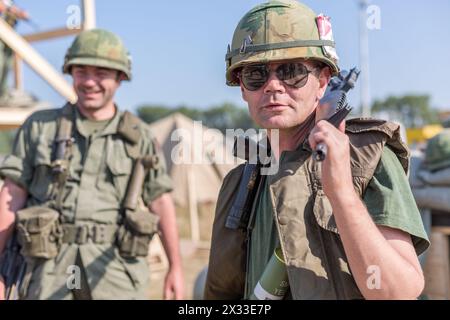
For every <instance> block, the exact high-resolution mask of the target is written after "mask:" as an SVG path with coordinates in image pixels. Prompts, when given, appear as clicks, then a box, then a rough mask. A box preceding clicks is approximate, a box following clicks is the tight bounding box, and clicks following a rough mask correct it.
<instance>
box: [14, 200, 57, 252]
mask: <svg viewBox="0 0 450 320" xmlns="http://www.w3.org/2000/svg"><path fill="white" fill-rule="evenodd" d="M59 216H60V214H59V212H58V211H56V210H54V209H51V208H46V207H40V206H34V207H29V208H25V209H22V210H19V211H18V212H17V222H16V229H17V234H18V241H19V244H20V245H21V247H22V248H21V251H20V253H21V254H22V255H23V256H25V257H30V258H44V259H52V258H55V257H56V256H57V255H58V252H59V248H60V245H61V240H62V227H61V224H60V221H59Z"/></svg>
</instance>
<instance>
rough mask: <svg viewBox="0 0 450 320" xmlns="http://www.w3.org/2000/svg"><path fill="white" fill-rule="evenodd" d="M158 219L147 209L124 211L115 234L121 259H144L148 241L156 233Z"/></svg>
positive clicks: (146, 253)
mask: <svg viewBox="0 0 450 320" xmlns="http://www.w3.org/2000/svg"><path fill="white" fill-rule="evenodd" d="M158 221H159V217H158V216H157V215H155V214H154V213H152V212H150V211H149V210H148V209H146V208H145V209H143V208H142V209H141V208H138V209H136V210H129V209H127V210H126V211H125V215H124V219H123V222H122V224H121V226H120V227H119V230H118V232H117V247H118V248H119V253H120V255H121V256H122V257H123V258H135V257H146V256H147V255H148V251H149V246H150V241H151V240H152V238H153V236H154V234H155V233H157V232H158Z"/></svg>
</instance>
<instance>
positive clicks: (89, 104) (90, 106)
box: [78, 101, 102, 110]
mask: <svg viewBox="0 0 450 320" xmlns="http://www.w3.org/2000/svg"><path fill="white" fill-rule="evenodd" d="M78 105H80V106H81V107H82V108H83V109H86V110H98V109H101V107H102V104H101V103H100V102H96V101H80V102H79V103H78Z"/></svg>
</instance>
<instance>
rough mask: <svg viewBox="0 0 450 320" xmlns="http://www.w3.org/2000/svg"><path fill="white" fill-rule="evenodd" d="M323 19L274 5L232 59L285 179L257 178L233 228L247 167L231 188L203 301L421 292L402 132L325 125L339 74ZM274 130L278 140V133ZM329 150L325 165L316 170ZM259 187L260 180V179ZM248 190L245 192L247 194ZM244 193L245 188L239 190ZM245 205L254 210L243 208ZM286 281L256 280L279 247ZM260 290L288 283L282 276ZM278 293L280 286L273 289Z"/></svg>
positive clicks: (420, 247)
mask: <svg viewBox="0 0 450 320" xmlns="http://www.w3.org/2000/svg"><path fill="white" fill-rule="evenodd" d="M334 45H335V44H334V41H333V37H332V30H331V23H330V20H329V18H328V17H326V16H324V15H316V14H315V13H314V12H313V11H312V10H311V9H310V8H308V7H307V6H305V5H303V4H300V3H298V2H297V1H290V0H280V1H275V0H274V1H269V2H267V3H263V4H261V5H258V6H256V7H255V8H253V9H252V10H250V11H249V12H248V13H247V14H246V15H245V16H244V17H243V18H242V19H241V21H240V22H239V24H238V26H237V28H236V30H235V33H234V36H233V41H232V44H231V46H229V47H228V52H227V55H226V62H227V71H226V79H227V84H228V85H230V86H239V87H240V90H241V93H242V97H243V99H244V101H245V102H247V104H248V109H249V112H250V115H251V116H252V118H253V120H254V121H255V122H256V123H257V124H258V125H260V126H261V127H263V128H265V129H267V131H268V135H267V136H268V139H269V140H270V141H269V143H270V145H271V146H272V147H273V148H272V152H273V156H274V157H276V158H277V159H278V162H279V170H278V172H276V173H275V174H272V175H266V176H263V177H262V180H261V183H260V185H259V186H256V188H257V191H258V192H257V196H256V197H254V199H252V200H253V203H250V207H251V212H250V215H249V217H248V222H247V220H246V219H243V220H241V222H242V221H244V222H246V224H245V225H243V226H242V225H241V226H240V227H239V228H238V229H233V227H230V224H228V223H227V218H228V216H229V214H230V212H231V209H232V206H233V204H234V203H235V199H236V198H237V197H238V196H242V195H237V193H238V190H241V189H240V188H239V184H240V183H241V180H244V178H243V176H244V174H243V172H244V169H243V166H239V167H237V168H236V169H234V170H232V171H231V172H230V173H229V174H228V175H227V177H226V178H225V179H224V182H223V185H222V189H221V192H220V194H219V199H218V203H217V209H216V217H215V221H214V226H213V235H212V244H211V254H210V261H209V268H208V275H207V282H206V289H205V296H206V298H208V299H249V298H253V297H257V298H259V299H275V298H277V299H279V298H285V299H363V298H366V299H415V298H417V297H418V296H419V295H420V294H421V291H422V289H423V287H424V278H423V274H422V270H421V268H420V265H419V261H418V259H417V255H418V254H420V253H422V252H423V251H424V250H425V249H426V248H427V247H428V245H429V243H428V239H427V236H426V233H425V231H424V229H423V225H422V221H421V219H420V215H419V212H418V209H417V207H416V204H415V201H414V199H413V197H412V194H411V190H410V188H409V185H408V180H407V178H406V174H405V173H406V172H407V170H408V151H407V149H406V147H405V146H404V144H403V143H402V142H401V141H400V138H399V128H398V126H397V125H394V124H392V123H388V122H385V121H379V120H374V119H371V120H369V119H354V120H350V121H348V122H347V125H346V123H345V122H344V123H342V124H341V125H340V126H339V128H335V127H334V126H333V125H331V124H330V123H329V122H327V121H324V120H323V119H324V117H325V115H327V114H329V113H330V110H323V107H321V106H320V104H319V102H320V99H321V98H322V97H323V95H324V93H325V91H326V89H327V85H328V83H329V81H330V77H331V76H333V75H337V73H338V72H339V67H338V57H337V54H336V51H335V49H334ZM273 130H277V131H278V136H279V141H272V140H271V139H272V137H273V136H275V137H276V136H277V135H276V134H275V135H272V134H271V132H272V131H273ZM319 143H323V144H325V145H326V146H327V147H328V155H327V157H326V159H325V161H324V162H323V163H318V162H315V161H314V160H313V159H312V157H311V154H312V150H314V148H315V147H316V146H317V145H318V144H319ZM256 181H257V180H256ZM245 187H247V185H246V186H245ZM244 189H246V188H244ZM245 206H246V207H248V203H247V202H246V203H245ZM278 248H280V249H281V251H282V258H284V259H283V260H284V262H285V264H286V271H287V278H288V282H289V289H290V290H289V291H288V293H287V294H286V295H285V296H282V295H281V297H277V296H276V295H277V293H279V292H280V290H279V289H280V288H282V289H283V290H284V289H285V282H284V281H280V283H275V284H274V286H273V287H272V288H267V287H263V286H262V285H261V283H259V279H260V278H261V277H262V275H263V274H265V270H266V267H267V265H268V264H269V261H270V260H271V257H272V255H273V253H274V251H275V250H276V249H278ZM268 270H269V271H270V272H269V273H268V274H270V275H271V277H269V279H265V281H264V285H267V283H272V284H273V282H274V281H275V279H280V278H281V279H283V274H282V272H283V270H281V271H280V272H281V273H277V274H274V273H273V272H274V269H272V268H269V269H268ZM278 285H280V286H281V287H280V288H279V287H277V286H278Z"/></svg>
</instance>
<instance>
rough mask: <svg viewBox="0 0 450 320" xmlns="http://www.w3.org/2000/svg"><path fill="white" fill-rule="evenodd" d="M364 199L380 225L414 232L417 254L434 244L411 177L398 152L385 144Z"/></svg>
mask: <svg viewBox="0 0 450 320" xmlns="http://www.w3.org/2000/svg"><path fill="white" fill-rule="evenodd" d="M364 202H365V204H366V206H367V209H368V211H369V213H370V215H371V216H372V218H373V220H374V222H375V223H376V224H377V225H382V226H387V227H390V228H394V229H399V230H402V231H404V232H407V233H409V234H410V235H411V238H412V242H413V245H414V248H415V250H416V253H417V255H420V254H422V253H423V252H424V251H425V250H426V249H427V248H428V247H429V245H430V242H429V240H428V237H427V234H426V232H425V229H424V227H423V223H422V219H421V217H420V212H419V209H418V208H417V205H416V202H415V200H414V197H413V195H412V192H411V188H410V186H409V182H408V178H407V177H406V175H405V172H404V170H403V168H402V166H401V164H400V162H399V161H398V159H397V157H396V155H395V154H394V152H392V151H391V150H390V149H389V148H384V151H383V155H382V157H381V160H380V163H379V164H378V167H377V169H376V171H375V174H374V176H373V178H372V180H371V181H370V183H369V185H368V187H367V189H366V193H365V195H364Z"/></svg>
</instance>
